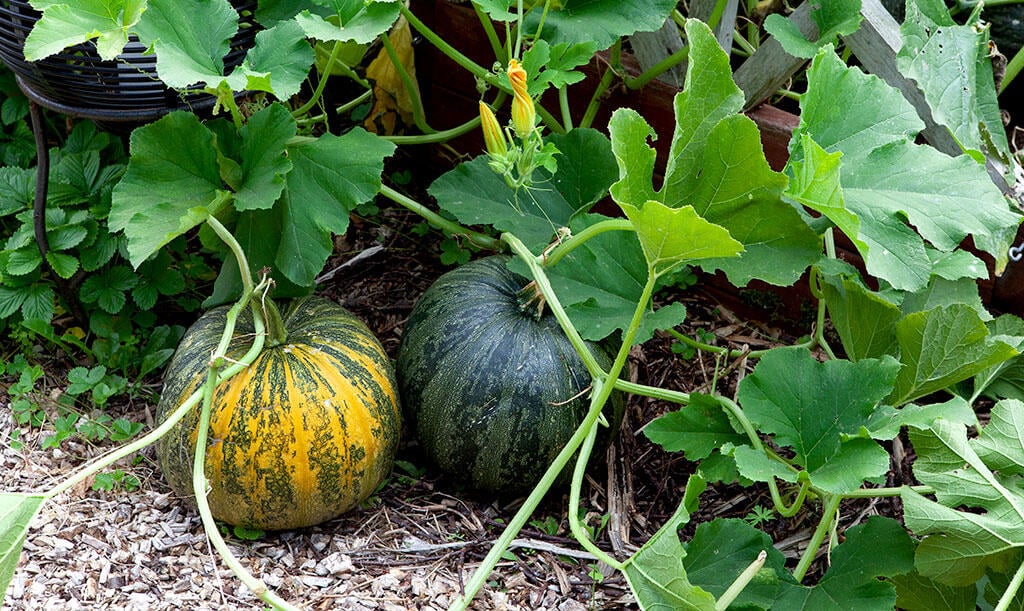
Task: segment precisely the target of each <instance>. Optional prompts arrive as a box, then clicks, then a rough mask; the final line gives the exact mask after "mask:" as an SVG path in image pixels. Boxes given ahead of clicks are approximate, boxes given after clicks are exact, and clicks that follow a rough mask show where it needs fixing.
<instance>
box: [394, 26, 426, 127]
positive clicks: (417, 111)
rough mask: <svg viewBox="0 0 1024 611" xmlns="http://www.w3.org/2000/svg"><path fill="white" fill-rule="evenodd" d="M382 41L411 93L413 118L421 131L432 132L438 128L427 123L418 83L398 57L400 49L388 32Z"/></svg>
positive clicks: (396, 70) (406, 89)
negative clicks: (397, 49) (397, 48)
mask: <svg viewBox="0 0 1024 611" xmlns="http://www.w3.org/2000/svg"><path fill="white" fill-rule="evenodd" d="M380 41H381V43H382V44H383V45H384V50H385V51H386V52H387V54H388V58H390V59H391V65H392V66H393V67H394V68H395V72H397V73H398V78H400V79H402V85H404V86H405V92H406V93H408V94H409V100H410V101H411V102H412V119H413V122H414V123H415V124H416V127H418V128H419V130H420V131H421V132H424V133H427V134H432V133H434V132H436V131H437V130H436V129H434V128H432V127H430V126H429V125H427V119H426V117H424V116H423V102H422V100H420V90H419V87H418V86H417V85H416V81H415V80H413V78H412V77H411V76H410V75H409V71H408V70H406V69H405V64H403V63H402V60H401V58H400V57H398V51H396V50H395V46H394V45H393V44H391V37H390V36H388V35H387V34H386V33H385V34H384V35H382V36H381V37H380Z"/></svg>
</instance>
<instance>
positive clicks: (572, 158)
mask: <svg viewBox="0 0 1024 611" xmlns="http://www.w3.org/2000/svg"><path fill="white" fill-rule="evenodd" d="M547 140H548V141H549V142H550V143H551V144H554V145H555V146H556V147H557V148H558V150H559V151H561V153H562V154H561V155H559V156H558V171H557V172H555V174H554V175H552V176H551V177H550V178H549V179H547V180H548V181H550V182H549V184H550V185H552V186H554V187H555V189H556V190H557V191H558V192H559V193H561V195H562V197H564V198H565V201H566V202H568V203H569V205H570V206H571V207H573V208H575V209H576V210H580V211H582V210H589V209H590V206H591V205H593V204H595V203H597V201H598V200H600V199H602V198H603V197H605V196H606V195H608V186H609V185H611V184H612V183H613V182H615V179H616V178H618V166H617V165H616V163H615V156H614V155H613V154H612V148H611V142H609V140H608V136H606V135H604V134H602V133H601V132H599V131H597V130H596V129H587V128H576V129H572V130H569V131H568V132H566V133H564V134H552V135H551V136H549V137H548V138H547Z"/></svg>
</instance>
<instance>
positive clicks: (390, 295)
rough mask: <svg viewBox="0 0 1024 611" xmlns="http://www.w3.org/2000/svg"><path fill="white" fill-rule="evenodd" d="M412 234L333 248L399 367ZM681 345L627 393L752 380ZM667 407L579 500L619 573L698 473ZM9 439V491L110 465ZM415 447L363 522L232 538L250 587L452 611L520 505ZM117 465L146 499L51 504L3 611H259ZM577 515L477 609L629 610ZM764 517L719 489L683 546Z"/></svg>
mask: <svg viewBox="0 0 1024 611" xmlns="http://www.w3.org/2000/svg"><path fill="white" fill-rule="evenodd" d="M418 222H419V220H418V217H415V216H414V215H412V214H411V213H408V212H405V211H403V210H398V209H393V208H385V209H384V210H383V211H382V212H381V214H380V215H378V216H376V217H373V218H371V219H355V220H354V222H353V227H352V229H351V230H350V231H349V233H348V235H347V236H346V237H344V238H339V239H338V240H337V242H336V249H335V250H336V254H335V255H334V256H333V257H332V258H331V260H330V261H329V262H328V264H327V266H326V268H325V278H326V279H325V280H324V282H323V283H322V285H321V288H320V289H319V292H321V293H322V294H324V295H327V296H329V297H331V298H333V299H335V300H337V301H338V302H339V303H341V304H342V305H344V306H346V307H347V308H349V309H350V310H352V311H353V312H355V313H356V314H357V315H359V316H360V317H361V318H362V319H363V320H365V321H366V322H367V323H368V324H369V325H370V327H371V328H372V329H373V330H374V331H375V332H376V333H377V335H378V337H379V338H380V339H381V341H382V343H383V344H384V346H385V348H386V349H387V350H388V351H389V353H390V354H392V355H394V353H395V351H396V349H397V347H398V344H399V340H400V337H401V332H402V325H403V322H404V320H405V318H406V317H407V315H408V313H409V311H410V310H411V308H412V306H413V304H414V303H415V301H416V299H417V298H418V296H419V295H420V294H421V293H422V292H423V291H424V290H425V289H426V288H427V286H429V284H430V283H431V282H432V281H433V280H434V278H436V277H437V276H438V275H440V274H441V273H443V272H444V271H445V269H446V268H445V266H443V265H441V263H440V262H439V260H438V256H437V254H438V253H437V252H436V251H432V250H431V249H436V241H435V239H434V238H427V239H423V238H420V237H418V236H417V235H416V233H415V232H414V231H413V230H412V229H413V227H414V226H415V225H416V224H417V223H418ZM360 253H362V255H360ZM676 297H678V298H679V299H681V300H683V301H684V302H685V303H686V305H687V308H688V312H689V314H688V320H687V322H686V325H685V326H684V327H683V329H682V330H683V331H684V332H686V333H691V334H692V333H693V332H694V331H695V330H696V329H698V328H700V329H705V330H711V331H713V332H714V333H715V336H716V340H715V341H716V342H717V343H719V344H720V345H728V346H730V347H734V348H741V347H742V346H744V345H746V346H750V347H751V348H754V349H757V348H764V347H766V346H769V345H772V344H773V343H775V342H778V341H780V339H781V340H783V341H791V340H792V338H787V337H785V334H784V333H782V332H781V331H779V330H778V329H774V328H771V327H766V326H763V325H759V324H756V323H750V322H746V321H745V320H743V319H741V318H739V317H737V316H736V315H733V314H732V313H731V312H730V311H729V310H728V309H726V308H724V307H722V306H721V305H720V304H718V303H716V301H715V300H714V299H713V298H712V297H709V296H708V295H707V294H704V293H702V290H701V289H700V288H699V285H698V287H697V288H695V289H691V290H689V291H686V292H682V293H680V294H678V295H676ZM671 344H672V341H671V340H670V339H669V338H666V337H656V338H654V339H653V340H651V341H650V342H647V343H646V344H644V345H643V346H641V347H637V348H635V349H634V351H633V353H632V358H631V361H630V368H629V375H630V377H631V378H632V379H634V380H637V381H642V382H644V383H647V384H653V385H659V386H664V387H668V388H674V389H678V390H682V391H686V392H691V391H695V390H705V391H706V390H708V388H709V385H710V383H711V381H712V379H713V376H714V372H715V371H716V368H717V369H718V370H719V371H721V370H722V369H723V368H729V374H728V376H726V377H725V378H724V379H720V380H719V381H718V383H717V391H718V392H722V393H724V394H732V393H733V392H734V391H735V384H736V383H737V380H738V379H739V378H740V377H741V376H742V375H744V374H745V373H746V372H747V371H748V370H749V368H750V366H751V365H750V364H748V363H746V362H745V361H742V360H741V361H736V362H726V361H720V362H716V360H715V359H714V358H713V357H709V356H707V355H703V356H698V357H696V358H691V359H683V358H681V357H680V356H679V355H677V354H675V353H673V352H672V350H671ZM44 362H46V363H47V370H48V376H47V383H46V388H45V392H44V394H45V395H47V396H45V397H41V399H42V400H44V403H45V404H47V405H55V403H54V402H53V399H55V398H56V397H57V396H58V395H59V394H60V393H61V392H62V388H61V384H62V381H66V376H65V375H64V371H63V370H62V368H66V367H68V366H71V365H73V364H70V363H65V362H62V361H61V360H60V358H59V355H56V356H54V357H52V358H51V359H50V361H48V362H47V361H45V358H44ZM156 382H158V381H154V384H156ZM63 383H66V382H63ZM109 409H110V410H111V414H112V415H115V416H122V415H123V416H127V417H129V418H132V419H135V420H139V421H143V422H146V423H147V424H149V425H151V424H152V413H153V409H154V406H153V405H150V404H145V403H138V402H132V403H124V404H122V405H114V406H112V407H111V408H109ZM672 409H674V406H672V405H669V404H666V403H664V402H660V401H655V400H652V399H645V398H640V397H631V398H630V400H629V402H628V408H627V413H626V416H625V421H624V424H623V428H622V431H621V434H620V435H619V437H618V438H617V440H616V443H615V444H614V445H613V446H612V447H611V448H610V449H609V451H608V456H607V457H606V460H604V461H601V460H597V461H595V462H596V463H598V464H596V465H595V468H594V469H593V470H592V472H591V474H590V476H589V477H588V481H587V483H586V485H585V489H584V500H583V502H584V506H585V508H586V509H587V511H588V513H589V515H590V518H591V523H593V524H596V523H597V522H598V520H599V519H600V516H603V515H605V514H608V515H609V516H610V519H609V521H608V524H607V527H606V528H604V529H603V530H602V531H601V533H600V536H599V538H598V544H599V545H600V546H601V547H602V548H604V549H607V550H608V551H610V552H611V553H613V554H614V555H615V556H617V557H619V558H626V557H627V556H628V555H629V554H631V553H632V552H634V551H635V550H636V549H638V548H639V546H641V545H643V543H644V542H645V541H646V540H647V539H648V538H650V536H651V535H652V534H654V532H656V531H657V529H658V528H659V527H660V526H661V525H662V524H663V523H664V522H665V521H666V519H667V518H668V517H669V516H671V515H672V513H673V512H674V511H675V509H676V506H677V504H678V502H679V500H680V498H681V495H682V491H683V488H684V485H685V483H686V479H687V477H688V476H689V474H690V473H692V471H693V465H692V464H690V463H688V462H687V461H685V460H684V459H683V458H682V457H681V456H679V455H674V454H669V453H666V452H665V451H663V450H662V449H661V448H660V447H658V446H655V445H653V444H651V443H650V442H648V441H647V439H646V437H645V436H644V435H643V434H642V432H641V429H642V427H643V426H644V424H645V423H647V422H649V421H650V420H651V419H653V418H654V417H656V416H658V415H660V414H662V413H665V412H666V411H669V410H672ZM13 428H14V425H13V421H12V419H11V416H10V413H9V411H5V412H3V413H0V461H2V462H0V485H2V488H3V489H4V490H18V491H31V490H43V489H45V488H46V487H47V486H48V485H49V484H50V483H52V482H54V481H55V480H57V479H59V478H60V476H61V475H62V474H66V473H68V472H70V471H71V470H72V469H73V468H75V467H76V466H77V465H80V464H82V463H84V462H85V461H87V460H88V459H90V458H91V457H95V456H97V455H99V454H101V453H102V452H103V451H104V450H105V449H106V448H105V447H95V446H90V445H87V444H85V443H82V442H79V441H67V442H65V443H64V444H63V446H62V447H61V448H60V449H57V450H42V449H40V447H39V436H40V434H41V432H39V431H23V432H22V441H23V442H24V447H23V448H22V449H20V450H15V449H12V448H11V446H10V443H9V441H10V435H11V432H12V430H13ZM42 434H45V431H44V432H42ZM406 439H407V440H406V441H405V442H404V443H403V446H402V448H401V450H400V455H399V459H400V460H401V461H405V462H406V463H408V464H411V465H413V466H415V467H417V469H414V470H412V471H413V472H412V473H407V472H406V471H405V470H403V469H396V471H395V474H394V475H393V476H392V478H391V480H390V481H389V483H388V484H387V486H386V487H385V488H383V489H382V490H381V491H380V493H379V494H378V495H377V496H375V497H373V498H372V499H371V500H370V502H368V503H367V504H366V506H365V507H363V508H361V509H359V510H357V511H353V512H351V513H350V514H348V515H345V516H342V517H340V518H338V519H335V520H332V521H330V522H327V523H325V524H322V525H320V526H317V527H313V528H308V529H303V530H298V531H289V532H281V533H269V534H266V535H264V536H263V537H262V538H260V539H258V540H255V541H243V540H239V539H234V538H230V537H229V541H230V542H231V545H232V548H233V549H234V550H235V552H236V553H237V554H238V555H239V556H240V557H241V558H242V559H243V562H244V563H245V564H246V566H247V567H248V568H249V570H250V571H252V572H253V573H254V574H255V575H256V576H258V577H260V578H262V579H263V580H264V581H265V582H266V583H267V584H268V585H269V586H270V587H272V588H274V589H275V590H276V591H277V592H278V593H279V594H280V595H281V596H283V597H284V598H285V599H287V600H289V601H291V602H293V603H294V604H296V605H299V606H302V607H305V608H310V609H356V610H360V609H384V610H392V609H445V608H447V606H448V604H449V602H450V601H451V600H452V598H453V597H454V596H456V595H457V594H458V593H459V592H460V591H461V589H462V587H463V585H464V584H465V582H466V581H468V579H469V576H470V574H471V573H472V570H473V569H474V568H475V566H477V564H478V563H479V561H480V560H481V559H482V558H483V556H484V555H485V554H486V553H487V551H488V550H489V548H490V545H491V542H492V541H493V540H494V539H495V538H496V537H497V536H498V535H499V534H500V532H501V530H502V527H503V526H502V525H503V522H505V521H507V520H508V519H509V518H510V517H511V516H512V515H513V514H514V512H515V510H516V508H517V506H518V503H517V502H512V503H506V504H503V503H499V502H497V501H495V500H494V499H487V498H478V497H474V496H472V495H470V494H464V493H462V492H460V491H459V490H458V489H457V488H455V487H453V486H452V485H450V484H449V483H448V482H446V481H445V480H444V479H443V478H441V477H439V476H438V475H437V474H435V473H433V472H432V471H431V470H430V468H429V465H428V464H426V462H425V461H424V459H423V458H422V457H421V456H420V455H419V454H418V452H417V448H416V446H415V442H413V441H411V440H409V436H406ZM601 463H603V464H601ZM120 467H121V468H122V469H124V470H125V471H129V472H131V473H132V474H134V475H135V476H136V477H138V478H139V479H140V480H141V481H142V487H141V489H140V490H137V491H134V492H124V491H114V492H98V491H94V490H91V489H90V487H89V486H87V485H83V486H80V487H79V488H78V489H77V490H73V491H71V492H69V493H66V494H64V495H62V496H61V497H60V498H58V499H57V500H56V501H55V502H51V503H47V504H46V505H45V507H44V510H43V512H42V514H41V516H39V517H38V518H37V520H36V521H35V522H34V523H33V527H32V530H31V532H30V533H29V537H28V542H27V543H26V546H25V551H24V552H23V554H22V557H21V560H20V563H19V567H18V570H17V572H16V574H15V577H14V580H13V582H12V584H11V586H10V587H9V589H8V591H7V599H6V603H7V605H8V606H9V607H10V608H12V609H78V608H89V609H104V608H120V609H181V608H188V609H204V608H209V609H234V608H238V609H248V608H261V607H262V604H260V601H258V600H257V599H256V598H255V597H254V596H252V595H251V594H250V593H249V592H248V591H247V590H246V589H245V588H244V587H243V586H241V585H240V584H239V582H238V581H237V580H236V579H235V578H234V577H233V576H232V574H231V573H230V571H229V570H228V569H226V568H225V567H224V566H223V565H222V564H221V563H220V562H218V561H216V560H215V559H214V556H213V555H212V553H211V550H210V549H209V547H208V544H207V542H206V539H205V537H204V535H203V531H202V528H201V524H200V521H199V518H198V516H197V514H196V513H195V512H194V511H193V510H192V509H191V508H190V507H189V506H188V505H187V504H186V503H185V502H184V501H183V500H182V499H179V498H177V497H176V496H175V495H174V494H173V493H172V492H171V491H170V489H169V488H168V486H167V484H166V483H165V481H164V480H163V478H162V476H161V474H160V472H159V469H158V468H157V466H156V463H155V457H154V453H153V451H152V448H150V449H147V450H146V451H144V452H143V453H142V454H141V456H140V457H138V458H136V459H135V460H134V461H124V462H123V463H122V464H121V465H120ZM424 469H425V472H420V471H422V470H424ZM566 505H567V502H566V495H565V494H563V493H562V492H555V493H552V494H550V495H549V497H548V498H547V499H546V500H545V502H544V503H543V504H542V506H541V507H540V508H538V510H537V512H536V513H535V515H534V518H535V520H536V522H537V523H536V524H531V525H530V526H528V527H527V528H525V529H524V530H523V531H522V532H521V533H520V535H519V538H518V539H517V540H516V542H515V543H514V545H513V549H512V550H511V551H512V554H510V555H508V557H507V559H506V560H504V561H502V563H501V564H500V565H499V566H498V568H497V570H496V571H495V573H494V574H493V575H492V578H491V580H490V583H489V585H488V587H487V588H486V589H485V590H484V591H483V592H482V593H481V594H480V595H479V596H478V597H477V599H476V601H475V603H474V608H475V609H549V610H555V609H557V610H559V611H574V610H584V609H631V608H636V605H635V602H634V601H633V599H632V596H631V594H630V593H629V588H628V586H627V584H626V583H625V580H624V579H623V577H622V576H621V575H620V574H618V573H615V572H614V571H610V570H608V567H602V566H599V565H597V563H595V561H594V559H593V557H592V556H591V555H590V554H589V553H587V552H586V551H584V550H583V549H582V548H581V547H580V546H579V545H578V544H576V542H575V541H574V540H573V539H572V538H571V535H570V534H569V533H568V523H567V519H566ZM759 505H760V506H762V507H765V508H767V507H770V506H771V500H770V498H769V497H768V493H767V490H766V489H765V488H762V487H758V486H755V487H751V488H741V487H738V486H732V487H721V488H711V489H709V490H708V491H707V492H706V493H705V494H704V496H703V497H702V499H701V508H700V511H699V513H698V514H697V515H696V516H694V519H693V522H692V523H691V526H690V527H689V528H690V529H691V530H690V531H689V532H691V533H692V524H693V523H697V522H700V521H704V520H710V519H713V518H715V517H740V518H742V517H745V516H747V515H748V514H749V513H750V512H751V511H752V510H753V509H754V508H755V507H756V506H759ZM818 509H819V508H817V507H815V506H814V505H813V504H809V508H808V509H807V510H805V511H804V512H802V513H801V514H799V515H797V516H796V517H794V518H792V519H779V518H776V519H773V520H770V521H769V522H767V523H766V524H765V525H764V526H763V528H764V529H765V530H766V531H767V532H768V533H769V534H771V535H772V537H773V539H774V540H775V542H776V545H777V547H778V548H779V549H780V550H782V551H783V553H784V554H786V555H787V556H788V557H789V558H791V559H792V560H793V563H794V564H795V562H796V559H797V558H798V557H799V554H800V552H801V551H802V548H803V546H804V545H805V542H806V540H807V539H808V538H809V536H810V532H811V530H812V529H813V528H814V526H815V524H816V521H817V519H818V514H817V513H816V511H817V510H818ZM897 511H898V508H895V507H891V506H885V505H882V504H870V503H868V502H864V503H861V504H859V505H853V506H850V507H846V508H844V511H843V525H844V526H848V525H849V524H852V523H855V522H857V521H859V520H861V519H863V518H864V517H865V516H866V515H868V514H871V513H880V512H881V513H886V512H888V514H889V515H892V514H893V512H897ZM809 512H810V513H809ZM687 532H688V531H687V530H684V531H683V534H684V535H686V534H687ZM594 569H597V572H595V570H594ZM602 569H603V570H602ZM812 577H813V574H812Z"/></svg>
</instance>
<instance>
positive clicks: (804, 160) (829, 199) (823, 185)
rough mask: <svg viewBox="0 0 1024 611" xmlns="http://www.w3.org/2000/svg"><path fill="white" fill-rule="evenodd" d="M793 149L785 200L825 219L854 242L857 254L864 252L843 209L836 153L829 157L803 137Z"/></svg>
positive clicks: (856, 224)
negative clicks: (794, 155) (794, 150)
mask: <svg viewBox="0 0 1024 611" xmlns="http://www.w3.org/2000/svg"><path fill="white" fill-rule="evenodd" d="M792 144H793V146H799V153H798V155H796V158H797V159H798V160H797V161H794V162H793V163H790V164H789V165H787V170H788V171H789V174H790V181H789V186H788V187H787V189H786V192H785V194H784V195H785V196H786V197H787V198H789V199H791V200H793V201H795V202H796V203H798V204H800V205H802V206H806V207H808V208H810V209H811V210H814V211H815V212H818V213H820V214H821V215H822V216H824V217H825V218H827V219H828V220H829V221H831V222H832V223H833V224H835V226H836V227H838V228H839V230H840V231H842V232H843V233H844V234H846V235H847V236H848V237H850V239H851V240H852V241H853V242H854V244H855V245H856V247H857V249H858V250H860V251H861V252H866V251H867V248H868V247H867V244H865V243H864V242H862V241H860V240H859V239H858V238H857V236H859V235H860V219H858V218H857V215H856V214H854V213H853V212H851V211H849V210H847V209H846V203H845V201H844V199H843V186H842V184H841V183H840V168H841V166H842V164H841V162H840V159H841V158H842V156H843V154H842V153H841V152H839V151H836V152H834V153H829V152H828V151H826V150H825V149H823V148H821V147H820V146H818V143H817V142H815V141H814V140H812V139H811V138H810V137H809V136H808V135H807V134H803V135H802V136H801V137H800V140H799V141H798V142H793V143H792Z"/></svg>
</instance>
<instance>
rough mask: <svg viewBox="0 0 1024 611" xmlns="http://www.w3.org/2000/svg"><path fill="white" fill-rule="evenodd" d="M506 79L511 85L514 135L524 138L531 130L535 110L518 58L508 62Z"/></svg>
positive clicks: (524, 72) (534, 120)
mask: <svg viewBox="0 0 1024 611" xmlns="http://www.w3.org/2000/svg"><path fill="white" fill-rule="evenodd" d="M507 74H508V80H509V83H511V85H512V93H513V94H514V95H515V97H514V98H513V99H512V127H513V128H514V129H515V130H516V135H517V136H519V137H520V138H525V137H526V136H527V135H528V134H529V133H530V132H531V131H533V126H534V124H535V122H536V120H537V111H536V110H535V109H534V107H533V98H531V97H530V94H529V93H528V92H527V91H526V70H524V69H523V67H522V66H521V65H520V64H519V60H516V59H512V60H509V62H508V71H507Z"/></svg>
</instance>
